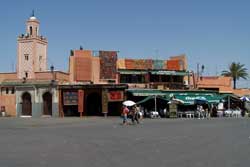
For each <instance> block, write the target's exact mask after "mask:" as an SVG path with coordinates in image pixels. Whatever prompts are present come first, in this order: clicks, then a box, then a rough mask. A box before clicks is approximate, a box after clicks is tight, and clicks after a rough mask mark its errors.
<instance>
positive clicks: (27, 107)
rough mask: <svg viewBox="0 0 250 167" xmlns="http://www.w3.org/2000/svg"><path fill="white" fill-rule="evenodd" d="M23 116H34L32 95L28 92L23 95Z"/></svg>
mask: <svg viewBox="0 0 250 167" xmlns="http://www.w3.org/2000/svg"><path fill="white" fill-rule="evenodd" d="M22 102H23V103H22V115H30V116H31V114H32V103H31V95H30V94H29V93H28V92H25V93H24V94H23V95H22Z"/></svg>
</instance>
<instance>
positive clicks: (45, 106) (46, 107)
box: [43, 92, 52, 115]
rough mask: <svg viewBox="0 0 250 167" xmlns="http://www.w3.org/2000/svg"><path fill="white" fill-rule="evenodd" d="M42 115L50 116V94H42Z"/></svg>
mask: <svg viewBox="0 0 250 167" xmlns="http://www.w3.org/2000/svg"><path fill="white" fill-rule="evenodd" d="M43 115H52V94H51V93H50V92H46V93H44V94H43Z"/></svg>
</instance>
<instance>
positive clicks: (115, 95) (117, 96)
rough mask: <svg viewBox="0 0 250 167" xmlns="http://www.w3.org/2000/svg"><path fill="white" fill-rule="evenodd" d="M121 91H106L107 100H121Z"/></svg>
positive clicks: (122, 95)
mask: <svg viewBox="0 0 250 167" xmlns="http://www.w3.org/2000/svg"><path fill="white" fill-rule="evenodd" d="M123 99H124V94H123V91H110V92H109V93H108V101H123Z"/></svg>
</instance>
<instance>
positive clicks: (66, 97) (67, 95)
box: [63, 91, 78, 105]
mask: <svg viewBox="0 0 250 167" xmlns="http://www.w3.org/2000/svg"><path fill="white" fill-rule="evenodd" d="M63 104H64V105H78V92H75V91H74V92H73V91H65V92H63Z"/></svg>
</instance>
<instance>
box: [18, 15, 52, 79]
mask: <svg viewBox="0 0 250 167" xmlns="http://www.w3.org/2000/svg"><path fill="white" fill-rule="evenodd" d="M39 25H40V22H39V20H37V18H36V17H35V14H34V11H33V12H32V15H31V16H30V18H29V19H28V20H27V21H26V33H25V34H22V35H20V36H19V37H18V39H17V77H18V78H20V79H22V78H27V79H32V78H35V72H39V71H47V46H48V41H47V39H46V38H44V37H43V36H41V35H39Z"/></svg>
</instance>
